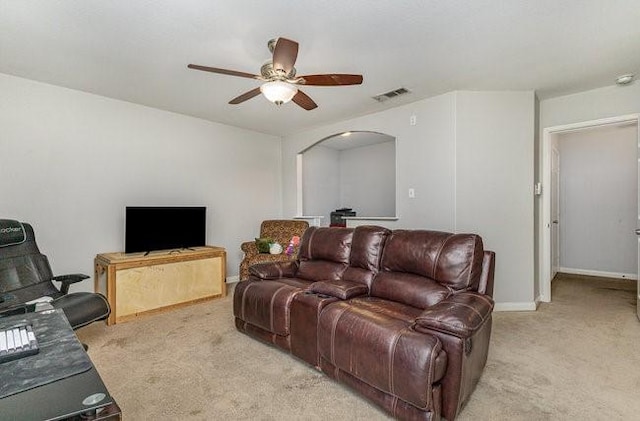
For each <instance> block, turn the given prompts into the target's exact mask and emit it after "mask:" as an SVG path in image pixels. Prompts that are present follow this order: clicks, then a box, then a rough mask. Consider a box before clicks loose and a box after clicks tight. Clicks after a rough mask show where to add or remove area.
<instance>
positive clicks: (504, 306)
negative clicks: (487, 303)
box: [493, 301, 538, 311]
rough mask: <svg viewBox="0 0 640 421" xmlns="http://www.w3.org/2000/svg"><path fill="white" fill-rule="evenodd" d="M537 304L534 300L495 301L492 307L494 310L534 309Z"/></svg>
mask: <svg viewBox="0 0 640 421" xmlns="http://www.w3.org/2000/svg"><path fill="white" fill-rule="evenodd" d="M537 308H538V306H537V305H536V303H535V302H533V301H530V302H527V301H525V302H521V303H496V305H495V307H494V308H493V309H494V311H536V309H537Z"/></svg>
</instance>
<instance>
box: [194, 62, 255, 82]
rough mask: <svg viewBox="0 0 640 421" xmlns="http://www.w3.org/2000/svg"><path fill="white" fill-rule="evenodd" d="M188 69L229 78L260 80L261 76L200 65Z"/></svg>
mask: <svg viewBox="0 0 640 421" xmlns="http://www.w3.org/2000/svg"><path fill="white" fill-rule="evenodd" d="M187 67H188V68H190V69H194V70H202V71H205V72H211V73H220V74H223V75H229V76H240V77H246V78H249V79H260V76H258V75H252V74H251V73H244V72H238V71H235V70H227V69H218V68H217V67H207V66H200V65H198V64H190V65H188V66H187Z"/></svg>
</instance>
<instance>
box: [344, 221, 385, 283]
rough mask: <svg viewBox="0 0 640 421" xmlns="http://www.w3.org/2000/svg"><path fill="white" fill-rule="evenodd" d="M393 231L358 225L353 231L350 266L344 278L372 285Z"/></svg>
mask: <svg viewBox="0 0 640 421" xmlns="http://www.w3.org/2000/svg"><path fill="white" fill-rule="evenodd" d="M389 234H391V231H390V230H388V229H387V228H383V227H378V226H374V225H363V226H359V227H356V228H355V229H354V231H353V240H352V242H351V254H350V256H349V266H348V267H347V269H346V270H345V272H344V275H343V276H342V279H344V280H346V281H351V282H357V283H361V284H365V285H366V286H367V288H370V287H371V282H372V281H373V277H374V276H375V275H376V274H377V273H378V271H379V270H380V261H381V260H382V251H383V248H384V245H385V242H386V240H387V237H388V236H389Z"/></svg>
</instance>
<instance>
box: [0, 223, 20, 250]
mask: <svg viewBox="0 0 640 421" xmlns="http://www.w3.org/2000/svg"><path fill="white" fill-rule="evenodd" d="M26 240H27V233H26V232H25V230H24V227H23V226H22V222H20V221H15V220H13V219H0V247H6V246H12V245H15V244H20V243H24V242H25V241H26Z"/></svg>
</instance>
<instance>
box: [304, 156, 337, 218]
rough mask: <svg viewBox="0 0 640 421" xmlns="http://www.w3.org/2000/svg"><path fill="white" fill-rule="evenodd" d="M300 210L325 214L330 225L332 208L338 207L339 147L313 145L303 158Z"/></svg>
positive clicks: (314, 213) (307, 212)
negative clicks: (301, 208)
mask: <svg viewBox="0 0 640 421" xmlns="http://www.w3.org/2000/svg"><path fill="white" fill-rule="evenodd" d="M302 165H303V171H302V174H303V176H302V195H303V196H302V197H303V210H304V211H303V213H304V214H305V215H306V216H324V219H323V220H322V221H321V223H322V225H325V226H328V225H329V220H330V219H329V218H330V215H331V211H332V210H334V209H337V208H339V207H340V151H338V150H336V149H331V148H327V147H324V146H322V145H316V146H314V147H313V148H311V149H309V150H308V151H306V152H305V153H304V154H303V158H302Z"/></svg>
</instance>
